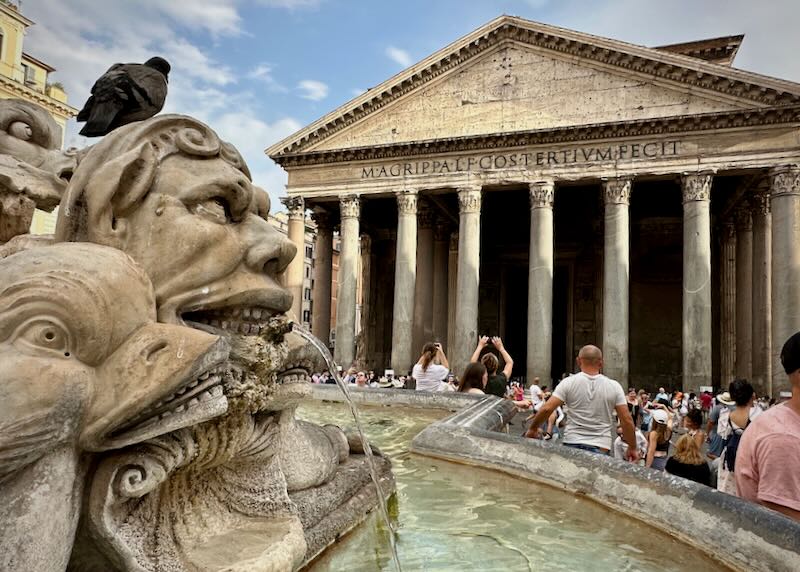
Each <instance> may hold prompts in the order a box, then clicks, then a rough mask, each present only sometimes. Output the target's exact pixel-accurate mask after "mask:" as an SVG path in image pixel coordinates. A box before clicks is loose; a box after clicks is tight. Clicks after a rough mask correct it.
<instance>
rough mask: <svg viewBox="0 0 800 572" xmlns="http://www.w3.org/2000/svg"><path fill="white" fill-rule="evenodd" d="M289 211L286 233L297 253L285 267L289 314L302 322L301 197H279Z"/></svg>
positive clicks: (303, 244)
mask: <svg viewBox="0 0 800 572" xmlns="http://www.w3.org/2000/svg"><path fill="white" fill-rule="evenodd" d="M281 202H282V203H283V204H284V205H285V206H286V210H287V211H288V212H289V219H288V221H287V229H286V234H287V236H288V238H289V240H290V241H291V242H292V244H294V245H295V246H296V247H297V254H296V255H295V257H294V258H293V259H292V261H291V262H290V263H289V267H288V268H287V269H286V288H287V289H288V290H289V292H291V294H292V309H291V314H292V318H293V319H294V321H296V322H297V323H299V324H302V323H303V322H302V321H303V262H304V261H305V256H306V221H305V211H306V209H305V202H304V201H303V197H286V198H284V199H281Z"/></svg>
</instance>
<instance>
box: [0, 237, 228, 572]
mask: <svg viewBox="0 0 800 572" xmlns="http://www.w3.org/2000/svg"><path fill="white" fill-rule="evenodd" d="M98 268H101V269H102V271H101V272H99V271H98ZM0 292H2V296H0V378H1V379H2V380H3V383H2V384H0V419H2V421H0V499H1V500H2V502H0V520H2V522H3V526H2V528H1V530H2V532H1V533H0V568H2V569H3V570H37V571H42V572H48V571H52V572H61V571H63V570H64V569H65V568H66V566H67V561H68V559H69V557H70V552H71V549H72V543H73V538H74V535H75V529H76V526H77V524H78V515H79V514H80V512H81V511H80V503H81V499H82V498H83V488H84V478H85V473H86V470H87V468H88V465H89V459H90V457H89V456H87V455H86V452H87V451H104V450H109V449H117V448H121V447H125V446H127V445H131V444H136V443H141V442H144V441H146V440H149V439H152V438H156V437H158V436H159V435H161V434H164V433H168V432H172V431H176V430H179V429H181V428H183V427H187V426H190V425H195V424H197V423H200V422H202V421H206V420H208V419H210V418H213V417H215V416H217V415H220V414H222V413H224V412H225V411H226V409H227V400H226V398H225V396H224V395H223V393H222V387H221V382H222V377H221V367H222V364H223V363H224V362H225V360H226V358H227V352H228V346H227V344H226V343H225V342H224V341H223V340H221V339H220V338H219V337H218V336H214V335H211V334H208V333H205V332H201V331H198V330H193V329H190V328H186V327H184V326H178V325H171V324H157V323H156V301H155V296H154V293H153V289H152V286H151V284H150V281H149V280H148V278H147V276H146V275H145V274H144V273H143V272H142V270H141V269H140V268H139V267H138V266H136V265H135V264H134V263H133V261H132V260H131V259H130V258H129V257H128V256H126V255H125V254H123V253H122V252H120V251H118V250H114V249H111V248H107V247H103V246H98V245H94V244H85V243H80V244H59V245H55V246H48V247H44V248H34V249H32V250H29V251H26V252H19V253H17V254H14V255H12V256H9V257H8V258H5V259H3V260H1V261H0ZM126 482H127V481H126Z"/></svg>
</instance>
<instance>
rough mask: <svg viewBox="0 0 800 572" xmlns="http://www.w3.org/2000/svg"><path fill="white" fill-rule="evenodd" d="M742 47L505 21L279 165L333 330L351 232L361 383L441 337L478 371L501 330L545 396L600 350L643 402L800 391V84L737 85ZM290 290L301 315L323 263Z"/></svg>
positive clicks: (339, 348)
mask: <svg viewBox="0 0 800 572" xmlns="http://www.w3.org/2000/svg"><path fill="white" fill-rule="evenodd" d="M742 39H743V37H742V36H730V37H723V38H714V39H709V40H700V41H696V42H690V43H683V44H674V45H668V46H660V47H644V46H639V45H634V44H629V43H625V42H620V41H617V40H611V39H606V38H601V37H597V36H592V35H588V34H583V33H580V32H575V31H572V30H566V29H563V28H557V27H553V26H548V25H544V24H540V23H536V22H532V21H528V20H524V19H521V18H516V17H509V16H502V17H499V18H497V19H495V20H492V21H491V22H489V23H488V24H486V25H484V26H483V27H481V28H479V29H477V30H475V31H474V32H472V33H470V34H469V35H467V36H464V37H463V38H461V39H459V40H457V41H456V42H454V43H452V44H450V45H449V46H447V47H445V48H443V49H442V50H440V51H438V52H436V53H435V54H433V55H431V56H430V57H428V58H427V59H425V60H423V61H421V62H419V63H417V64H416V65H414V66H412V67H410V68H408V69H406V70H404V71H402V72H401V73H399V74H397V75H395V76H394V77H391V78H389V79H388V80H386V81H385V82H384V83H382V84H380V85H378V86H376V87H374V88H372V89H370V90H368V91H367V92H365V93H364V94H362V95H361V96H359V97H357V98H355V99H353V100H352V101H350V102H348V103H346V104H345V105H343V106H342V107H340V108H338V109H336V110H334V111H332V112H331V113H329V114H327V115H325V116H324V117H322V118H321V119H319V120H318V121H316V122H314V123H312V124H311V125H308V126H307V127H305V128H303V129H301V130H300V131H298V132H297V133H295V134H294V135H292V136H290V137H288V138H286V139H284V140H283V141H280V142H279V143H277V144H275V145H273V146H272V147H270V148H269V149H267V154H268V155H269V156H270V157H271V158H272V159H273V160H275V161H276V162H277V163H278V164H280V165H281V166H282V167H283V168H284V169H285V170H286V172H287V173H288V185H287V194H288V198H287V199H286V200H285V203H286V205H287V207H288V209H289V214H290V219H291V220H290V228H289V234H290V236H294V240H295V241H297V242H298V245H299V246H301V245H302V241H303V238H302V232H303V230H302V229H303V224H304V223H303V217H304V214H305V213H307V212H310V213H311V214H312V216H313V217H314V219H315V221H316V224H317V229H318V233H317V236H316V245H315V249H316V253H315V261H314V293H313V318H312V323H313V326H314V332H315V333H316V334H317V335H319V336H320V337H322V338H325V339H327V338H328V334H329V331H328V324H330V320H331V316H330V312H331V309H330V302H329V301H330V300H331V297H332V294H333V293H332V292H331V291H330V290H331V286H330V284H331V280H330V273H331V255H330V252H331V244H332V236H333V232H336V231H337V230H338V232H339V234H340V237H341V253H340V261H339V268H338V273H339V277H338V292H337V293H335V294H336V301H337V305H336V329H335V336H336V340H335V357H336V359H337V361H338V362H339V363H341V364H344V365H345V366H346V365H348V364H349V363H351V362H353V361H354V360H356V359H358V360H359V361H360V362H362V363H363V364H364V365H365V366H367V367H370V368H374V369H376V370H378V369H383V368H393V369H394V370H395V372H398V373H399V372H405V371H407V370H409V369H410V367H411V366H412V365H413V363H415V362H416V359H417V357H418V356H419V354H420V350H421V347H422V345H423V343H424V342H426V341H430V340H436V341H440V342H442V344H443V345H444V346H445V348H446V351H447V355H448V357H449V358H450V363H451V367H452V369H453V370H454V371H456V372H459V371H461V370H462V368H463V367H464V365H465V364H466V363H467V362H468V360H469V357H470V355H471V353H472V351H473V349H474V347H475V344H476V341H477V339H478V336H479V335H482V334H486V335H499V336H502V338H503V339H504V341H505V345H506V347H507V349H508V351H509V352H510V353H511V355H512V356H513V358H514V375H515V376H520V377H522V376H525V377H526V378H527V379H528V380H530V379H532V378H533V377H534V376H537V377H539V378H541V380H542V383H543V384H545V385H549V380H551V379H556V378H558V377H560V376H561V374H562V373H563V372H568V371H573V369H574V356H575V354H576V352H577V350H578V348H580V347H581V346H582V345H584V344H587V343H592V344H597V345H599V346H601V347H602V349H603V352H604V356H605V372H606V374H607V375H609V376H611V377H613V378H616V379H618V380H619V381H620V382H621V383H622V384H623V385H629V386H632V387H637V388H639V387H649V388H656V387H658V386H665V387H672V388H676V387H683V388H684V389H687V390H693V391H697V390H698V389H699V388H701V387H705V386H711V385H713V386H715V387H719V386H721V385H727V383H729V382H730V381H731V380H732V379H733V378H735V377H737V376H739V377H745V378H747V379H750V380H752V382H753V384H754V385H755V387H756V389H757V391H758V392H759V393H768V394H772V395H776V396H777V395H778V394H779V392H780V391H786V390H787V389H788V381H787V379H786V376H785V374H784V373H783V370H782V368H781V366H780V361H779V353H780V349H781V345H782V344H783V342H784V340H785V339H786V338H787V337H788V336H790V335H791V334H792V333H794V332H796V331H798V330H800V248H798V246H800V84H797V83H793V82H789V81H784V80H780V79H775V78H772V77H767V76H763V75H759V74H756V73H752V72H746V71H742V70H738V69H736V68H734V67H732V64H733V60H734V57H735V55H736V52H737V50H738V49H739V46H740V44H741V42H742ZM293 233H294V234H293ZM301 248H302V246H301ZM287 283H288V285H289V286H290V287H291V288H292V289H293V290H296V291H295V292H294V294H295V298H296V299H300V298H301V297H302V294H301V292H300V286H298V284H301V283H302V257H298V259H297V261H296V263H295V264H294V266H292V267H290V268H289V270H288V274H287ZM359 287H360V290H361V296H360V299H358V300H357V292H358V291H359ZM357 311H358V312H359V316H358V318H357V317H356V312H357ZM356 324H358V330H359V331H356Z"/></svg>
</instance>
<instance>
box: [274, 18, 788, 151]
mask: <svg viewBox="0 0 800 572" xmlns="http://www.w3.org/2000/svg"><path fill="white" fill-rule="evenodd" d="M504 41H513V42H519V43H523V44H527V45H530V46H535V47H539V48H544V49H547V50H551V51H553V52H558V53H561V54H563V55H565V56H568V57H572V58H580V59H584V60H588V61H593V62H597V63H600V64H603V65H606V66H611V67H616V68H619V69H622V70H626V71H631V72H635V73H639V74H646V75H648V76H650V77H653V78H657V79H662V80H667V81H671V82H677V83H680V84H683V85H686V86H688V87H692V88H694V89H703V90H709V91H712V92H717V93H721V94H724V95H726V96H728V97H734V98H737V99H739V100H742V101H750V102H753V103H759V104H762V105H768V106H774V105H787V104H791V103H800V85H798V84H795V83H792V82H788V81H783V80H777V79H775V78H770V77H767V76H762V75H759V74H755V73H751V72H745V71H742V70H737V69H735V68H730V67H727V66H724V65H720V64H715V63H711V62H706V61H703V60H699V59H697V58H693V57H691V56H686V55H681V54H676V53H671V52H666V51H660V50H658V49H655V48H647V47H644V46H638V45H635V44H628V43H625V42H619V41H616V40H610V39H607V38H600V37H597V36H592V35H589V34H582V33H580V32H575V31H572V30H567V29H564V28H558V27H555V26H548V25H544V24H539V23H537V22H532V21H529V20H524V19H521V18H514V17H508V16H503V17H500V18H497V19H495V20H493V21H492V22H490V23H488V24H486V25H485V26H483V27H481V28H479V29H478V30H476V31H475V32H473V33H471V34H469V35H467V36H465V37H464V38H461V39H460V40H457V41H456V42H454V43H453V44H450V45H449V46H447V47H446V48H444V49H442V50H440V51H439V52H437V53H435V54H433V55H432V56H430V57H429V58H427V59H425V60H423V61H422V62H420V63H419V64H417V65H415V66H412V67H411V68H409V69H408V70H405V71H404V72H401V73H400V74H398V75H396V76H394V77H392V78H390V79H389V80H387V81H385V82H384V83H382V84H381V85H379V86H377V87H375V88H373V89H371V90H369V91H368V92H367V93H366V94H364V95H362V96H360V97H358V98H356V99H355V100H353V101H352V102H348V103H347V104H345V105H344V106H342V107H340V108H338V109H336V110H334V111H333V112H331V113H329V114H328V115H326V116H324V117H322V118H321V119H319V120H318V121H316V122H314V123H312V124H311V125H309V126H308V127H306V128H304V129H302V130H300V131H298V132H297V133H295V134H293V135H290V136H289V137H287V138H286V139H284V140H282V141H280V142H278V143H276V144H275V145H273V146H271V147H270V148H268V149H267V150H266V153H267V154H268V155H269V156H270V157H271V158H272V159H274V160H275V161H278V162H280V161H279V158H280V157H281V156H283V155H286V154H292V153H297V152H299V151H301V150H303V149H305V148H308V147H309V146H312V145H315V144H317V143H319V142H320V141H322V140H324V139H326V138H328V137H330V136H331V135H333V134H334V133H337V132H339V131H341V130H342V129H344V128H346V127H348V126H350V125H352V124H354V123H356V122H357V121H360V120H361V119H363V118H364V117H366V116H367V115H370V114H372V113H374V112H376V111H378V110H380V109H382V108H383V107H385V106H386V105H388V104H389V103H391V102H393V101H395V100H396V99H398V98H400V97H402V96H404V95H405V94H407V93H408V92H410V91H412V90H414V89H416V88H418V87H420V86H422V85H425V84H426V83H428V82H430V81H431V80H433V79H436V78H437V77H439V76H440V75H442V74H443V73H446V72H447V71H449V70H451V69H453V68H455V67H458V66H460V65H461V64H462V63H464V62H466V61H467V60H469V59H471V58H473V57H475V56H477V55H478V54H480V53H482V52H484V51H485V50H486V49H488V48H491V47H496V46H497V45H498V44H500V43H501V42H504Z"/></svg>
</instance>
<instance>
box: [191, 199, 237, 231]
mask: <svg viewBox="0 0 800 572" xmlns="http://www.w3.org/2000/svg"><path fill="white" fill-rule="evenodd" d="M191 210H192V212H193V213H194V214H196V215H198V216H201V217H203V218H205V219H208V220H210V221H211V222H216V223H218V224H227V223H229V222H230V221H231V217H230V208H229V207H228V201H226V200H225V199H223V198H222V197H214V198H211V199H207V200H205V201H202V202H200V203H196V204H195V205H194V206H193V207H192V209H191Z"/></svg>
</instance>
